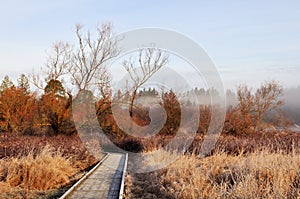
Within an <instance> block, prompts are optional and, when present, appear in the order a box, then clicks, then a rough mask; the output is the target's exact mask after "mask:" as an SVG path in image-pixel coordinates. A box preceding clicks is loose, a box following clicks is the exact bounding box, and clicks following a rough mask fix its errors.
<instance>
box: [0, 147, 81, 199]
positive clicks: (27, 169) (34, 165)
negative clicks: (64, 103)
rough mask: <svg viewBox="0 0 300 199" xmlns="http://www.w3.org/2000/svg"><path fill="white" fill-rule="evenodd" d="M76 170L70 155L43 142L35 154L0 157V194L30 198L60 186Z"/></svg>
mask: <svg viewBox="0 0 300 199" xmlns="http://www.w3.org/2000/svg"><path fill="white" fill-rule="evenodd" d="M75 173H76V169H75V168H74V167H73V165H72V162H71V161H70V159H68V158H66V157H64V156H62V153H60V152H57V151H54V150H52V149H51V148H50V147H49V146H46V147H45V148H44V149H42V150H41V151H40V152H39V153H38V154H36V155H34V153H33V152H30V153H29V154H28V155H26V156H22V157H11V158H6V159H1V160H0V198H31V197H33V196H32V193H33V192H34V191H48V190H52V189H57V188H60V187H61V186H63V185H66V184H67V183H69V182H70V177H71V176H72V175H74V174H75Z"/></svg>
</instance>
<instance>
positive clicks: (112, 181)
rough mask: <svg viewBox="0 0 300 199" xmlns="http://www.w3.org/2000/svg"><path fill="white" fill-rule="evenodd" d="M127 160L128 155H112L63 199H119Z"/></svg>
mask: <svg viewBox="0 0 300 199" xmlns="http://www.w3.org/2000/svg"><path fill="white" fill-rule="evenodd" d="M126 160H127V157H126V154H122V153H110V154H109V156H108V157H107V158H106V160H105V161H103V162H102V164H101V165H100V166H99V167H97V168H96V169H95V170H94V171H93V172H92V173H91V174H90V175H89V176H88V177H87V178H86V179H85V180H83V181H82V182H81V183H80V184H79V185H78V186H76V187H75V188H74V190H73V191H71V192H70V194H68V195H67V196H65V197H63V198H67V199H73V198H76V199H77V198H82V199H84V198H85V199H88V198H89V199H91V198H93V199H98V198H99V199H104V198H109V199H117V198H118V199H119V197H120V189H121V188H122V186H121V183H122V179H123V170H124V168H126V164H127V162H126Z"/></svg>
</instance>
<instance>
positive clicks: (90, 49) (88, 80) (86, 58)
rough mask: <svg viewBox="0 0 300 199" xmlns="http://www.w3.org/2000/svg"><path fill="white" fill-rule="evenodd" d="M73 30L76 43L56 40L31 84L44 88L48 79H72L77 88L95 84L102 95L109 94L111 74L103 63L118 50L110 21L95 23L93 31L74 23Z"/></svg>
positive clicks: (80, 88)
mask: <svg viewBox="0 0 300 199" xmlns="http://www.w3.org/2000/svg"><path fill="white" fill-rule="evenodd" d="M75 32H76V37H77V41H78V43H76V44H75V45H72V46H71V45H70V44H68V43H65V42H56V43H55V44H54V45H53V48H52V49H53V51H52V53H51V54H50V55H49V56H48V61H47V63H46V68H45V69H41V71H42V72H41V74H38V75H32V78H31V80H32V83H33V84H34V85H35V86H36V87H37V88H40V89H44V88H45V84H47V83H48V82H50V80H55V81H60V82H62V83H64V81H65V80H71V81H72V83H73V84H74V85H75V86H76V87H77V89H78V90H79V91H80V90H88V89H89V87H90V86H92V85H93V86H96V85H98V86H99V90H100V93H101V95H102V96H104V95H109V93H110V81H111V76H110V74H109V72H108V69H107V66H106V65H105V63H106V62H107V61H108V60H110V59H111V58H113V57H115V56H117V55H118V53H119V51H118V47H117V39H115V37H114V34H113V32H112V24H111V23H104V24H102V25H98V26H97V28H96V31H95V32H96V33H95V34H94V32H93V33H92V32H91V31H87V32H84V30H83V26H82V25H76V31H75ZM69 93H70V92H69ZM69 93H67V94H69Z"/></svg>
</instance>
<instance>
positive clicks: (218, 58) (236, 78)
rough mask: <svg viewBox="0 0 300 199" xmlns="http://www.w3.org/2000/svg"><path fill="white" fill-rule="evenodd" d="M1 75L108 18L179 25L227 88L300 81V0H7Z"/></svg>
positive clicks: (120, 27)
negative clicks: (83, 27) (76, 27)
mask: <svg viewBox="0 0 300 199" xmlns="http://www.w3.org/2000/svg"><path fill="white" fill-rule="evenodd" d="M0 5H1V6H0V27H1V32H0V44H1V45H0V70H1V73H0V78H1V79H2V77H3V76H4V75H6V74H8V75H9V76H11V77H12V78H15V77H16V76H18V75H19V74H20V73H23V72H25V73H30V72H31V71H32V69H35V70H38V69H39V68H40V67H42V66H43V65H44V63H45V62H46V51H49V50H50V47H51V44H52V43H53V42H55V41H58V40H64V41H71V42H72V41H73V40H74V25H75V24H76V23H82V24H85V25H86V26H87V27H92V26H93V25H95V24H97V23H98V22H100V23H101V22H105V21H111V22H112V23H113V24H114V27H115V32H116V33H120V32H124V31H129V30H132V29H137V28H143V27H157V28H166V29H171V30H175V31H177V32H179V33H181V34H184V35H186V36H188V37H190V38H191V39H193V40H194V41H195V42H197V43H198V44H199V45H200V46H201V47H203V48H204V49H205V50H206V52H207V53H208V55H209V56H210V57H211V58H212V60H213V61H214V62H215V64H216V66H217V68H218V69H219V71H220V75H221V77H222V79H223V81H224V85H225V87H227V88H234V87H235V85H237V84H239V83H247V84H252V85H257V84H258V83H260V82H262V81H264V80H270V79H275V80H278V81H279V82H281V83H282V84H283V85H284V86H296V85H300V78H299V77H298V76H299V74H300V1H296V0H295V1H290V0H288V1H276V0H270V1H263V0H261V1H259V0H251V1H250V0H249V1H239V0H236V1H230V0H226V1H221V0H220V1H214V0H212V1H179V0H178V1H174V0H173V1H161V0H160V1H159V0H152V1H143V0H139V1H137V0H123V1H121V0H119V1H116V0H112V1H100V0H78V1H74V0H73V1H71V0H44V1H41V0H19V1H17V0H10V1H1V4H0Z"/></svg>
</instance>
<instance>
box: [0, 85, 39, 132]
mask: <svg viewBox="0 0 300 199" xmlns="http://www.w3.org/2000/svg"><path fill="white" fill-rule="evenodd" d="M0 104H1V106H0V131H8V132H15V133H18V134H23V133H27V132H31V131H32V130H33V129H32V128H33V127H34V123H35V121H36V119H37V118H36V116H37V109H38V108H37V104H36V98H35V95H34V94H32V93H27V92H25V91H24V89H22V88H17V87H14V86H12V87H10V88H7V89H5V90H4V91H3V92H1V95H0Z"/></svg>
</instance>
